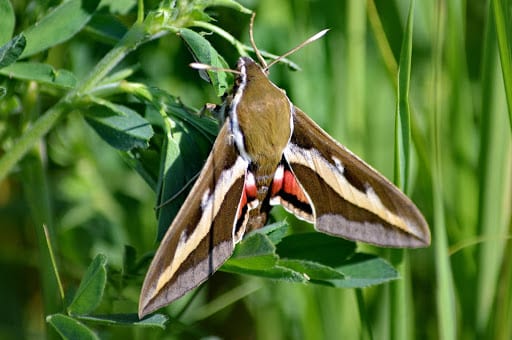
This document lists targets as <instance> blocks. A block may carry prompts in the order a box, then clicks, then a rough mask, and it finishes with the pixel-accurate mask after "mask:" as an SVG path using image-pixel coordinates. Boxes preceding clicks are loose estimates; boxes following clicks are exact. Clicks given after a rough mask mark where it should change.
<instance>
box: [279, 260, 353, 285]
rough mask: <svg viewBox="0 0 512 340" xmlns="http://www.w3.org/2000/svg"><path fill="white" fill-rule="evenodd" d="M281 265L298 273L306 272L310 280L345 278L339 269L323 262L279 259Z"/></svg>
mask: <svg viewBox="0 0 512 340" xmlns="http://www.w3.org/2000/svg"><path fill="white" fill-rule="evenodd" d="M279 265H280V266H283V267H286V268H290V269H292V270H293V271H296V272H298V273H302V274H303V275H304V274H306V275H307V278H308V280H311V281H322V280H343V278H344V275H343V274H342V273H340V272H339V271H337V270H335V269H333V268H331V267H329V266H325V265H323V264H320V263H317V262H312V261H307V260H288V259H283V260H279Z"/></svg>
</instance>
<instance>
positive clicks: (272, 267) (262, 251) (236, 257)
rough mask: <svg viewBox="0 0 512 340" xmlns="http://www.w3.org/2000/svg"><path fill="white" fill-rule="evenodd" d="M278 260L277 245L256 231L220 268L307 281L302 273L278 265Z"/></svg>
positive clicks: (243, 241)
mask: <svg viewBox="0 0 512 340" xmlns="http://www.w3.org/2000/svg"><path fill="white" fill-rule="evenodd" d="M277 260H278V257H277V255H276V254H275V247H274V245H273V244H272V242H271V241H270V239H269V238H268V237H267V236H266V235H264V234H262V233H257V232H255V233H252V234H250V235H248V236H247V237H246V238H245V239H244V240H242V241H241V242H240V243H239V244H238V245H237V246H236V248H235V251H234V252H233V256H231V258H230V259H229V260H228V261H227V262H226V263H224V265H223V266H222V267H221V269H220V270H222V271H225V272H228V273H236V274H248V275H255V276H260V277H266V278H270V279H277V280H286V281H290V282H302V283H304V282H306V281H307V279H306V278H305V277H304V275H302V273H298V272H296V271H294V270H293V269H290V268H286V267H283V266H279V265H277Z"/></svg>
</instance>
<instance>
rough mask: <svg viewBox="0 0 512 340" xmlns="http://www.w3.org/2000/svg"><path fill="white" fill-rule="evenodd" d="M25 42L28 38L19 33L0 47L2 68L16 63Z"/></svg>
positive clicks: (0, 65)
mask: <svg viewBox="0 0 512 340" xmlns="http://www.w3.org/2000/svg"><path fill="white" fill-rule="evenodd" d="M0 1H1V0H0ZM25 44H26V40H25V37H24V36H23V34H18V35H17V36H15V37H14V38H12V39H11V40H10V41H9V42H7V44H5V45H4V46H2V47H0V68H4V67H6V66H7V65H10V64H12V63H14V62H15V61H16V60H17V59H18V58H19V56H20V55H21V53H22V52H23V50H24V49H25Z"/></svg>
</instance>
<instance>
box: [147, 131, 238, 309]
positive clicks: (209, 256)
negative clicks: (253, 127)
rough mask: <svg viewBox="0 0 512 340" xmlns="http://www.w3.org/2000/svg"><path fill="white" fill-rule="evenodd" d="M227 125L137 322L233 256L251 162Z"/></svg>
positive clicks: (160, 255) (176, 224) (168, 237)
mask: <svg viewBox="0 0 512 340" xmlns="http://www.w3.org/2000/svg"><path fill="white" fill-rule="evenodd" d="M229 138H230V136H229V131H228V122H226V123H225V124H224V126H223V127H222V129H221V131H220V133H219V135H218V137H217V139H216V141H215V144H214V146H213V150H212V152H211V153H210V155H209V156H208V159H207V161H206V164H205V166H204V167H203V170H202V171H201V174H200V175H199V179H198V180H197V181H196V183H195V184H194V186H193V188H192V190H191V191H190V194H189V195H188V197H187V199H186V200H185V203H184V204H183V206H182V208H181V210H180V211H179V212H178V214H177V215H176V218H175V219H174V221H173V222H172V224H171V226H170V227H169V229H168V230H167V232H166V234H165V236H164V238H163V240H162V242H161V244H160V247H159V248H158V250H157V252H156V254H155V257H154V258H153V261H152V262H151V265H150V267H149V270H148V273H147V274H146V278H145V279H144V284H143V286H142V291H141V295H140V300H139V317H143V316H144V315H146V314H149V313H151V312H152V311H154V310H156V309H158V308H160V307H163V306H165V305H167V304H169V303H170V302H172V301H174V300H176V299H177V298H179V297H181V296H182V295H184V294H185V293H186V292H188V291H189V290H191V289H193V288H195V287H197V286H198V285H199V284H201V283H202V282H204V281H205V280H206V279H207V278H208V277H209V276H210V275H211V274H213V273H214V272H215V271H216V270H217V268H218V267H220V266H221V265H222V264H223V263H224V262H225V261H226V260H227V259H228V258H229V257H230V256H231V254H232V253H233V249H234V229H236V228H240V224H243V223H245V222H246V216H244V215H245V214H246V213H247V209H242V208H241V207H239V205H240V202H241V198H242V193H243V189H244V181H245V172H246V169H247V162H246V161H244V160H243V159H242V158H241V157H239V155H238V153H237V152H236V150H235V147H234V146H233V145H232V144H231V143H230V141H229Z"/></svg>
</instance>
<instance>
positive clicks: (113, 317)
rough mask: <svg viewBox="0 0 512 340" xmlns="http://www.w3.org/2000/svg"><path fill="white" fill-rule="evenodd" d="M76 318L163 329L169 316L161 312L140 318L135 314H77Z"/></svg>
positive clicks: (98, 322) (105, 323) (113, 324)
mask: <svg viewBox="0 0 512 340" xmlns="http://www.w3.org/2000/svg"><path fill="white" fill-rule="evenodd" d="M77 318H78V319H80V320H84V321H88V322H94V323H97V324H101V325H107V326H138V327H152V328H161V329H165V324H166V323H167V321H169V318H168V317H167V316H165V315H163V314H152V315H149V316H147V317H145V318H143V319H142V320H140V319H139V317H138V315H137V314H133V313H132V314H108V315H79V316H77Z"/></svg>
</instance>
